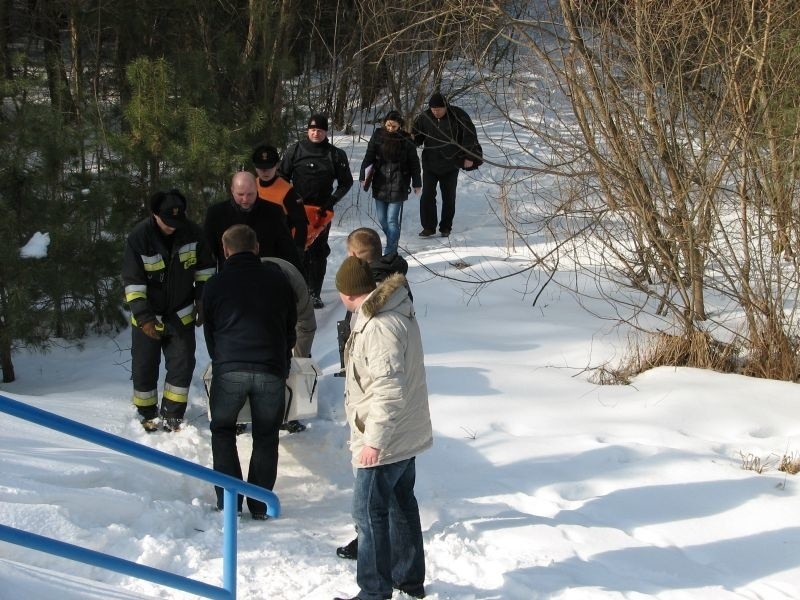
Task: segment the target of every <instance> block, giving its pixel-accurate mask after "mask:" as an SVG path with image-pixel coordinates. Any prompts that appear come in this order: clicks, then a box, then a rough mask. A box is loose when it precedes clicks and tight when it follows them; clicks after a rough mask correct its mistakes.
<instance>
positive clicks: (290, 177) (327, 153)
mask: <svg viewBox="0 0 800 600" xmlns="http://www.w3.org/2000/svg"><path fill="white" fill-rule="evenodd" d="M278 173H279V174H280V175H281V177H283V178H284V179H286V180H287V181H291V182H292V185H293V186H294V189H295V190H296V191H297V193H298V194H300V197H301V198H302V199H303V202H304V203H305V204H308V205H311V206H322V207H325V208H333V206H334V204H336V203H337V202H338V201H339V200H341V199H342V198H343V197H344V195H345V194H346V193H347V192H348V191H349V190H350V188H351V187H353V174H352V173H351V172H350V165H349V163H348V162H347V155H346V154H345V153H344V150H341V149H340V148H337V147H336V146H334V145H333V144H331V143H330V142H329V141H328V140H327V139H326V140H323V141H322V142H319V143H317V144H315V143H314V142H312V141H311V140H302V141H300V142H297V143H296V144H295V145H294V146H292V147H291V148H289V150H287V151H286V152H285V153H284V155H283V160H282V161H281V165H280V167H279V168H278ZM334 183H335V184H336V189H335V190H334V189H333V184H334Z"/></svg>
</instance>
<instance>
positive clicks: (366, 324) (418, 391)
mask: <svg viewBox="0 0 800 600" xmlns="http://www.w3.org/2000/svg"><path fill="white" fill-rule="evenodd" d="M350 327H351V333H350V338H349V339H348V341H347V346H346V347H345V370H346V376H347V379H346V385H345V410H346V412H347V421H348V423H349V425H350V450H351V452H352V454H353V465H355V466H356V467H359V468H360V467H362V465H360V464H359V463H358V458H359V455H360V454H361V449H362V448H363V447H364V445H367V446H372V447H373V448H378V449H379V450H380V454H379V456H378V463H377V464H378V465H385V464H391V463H394V462H399V461H401V460H406V459H408V458H411V457H412V456H416V455H417V454H419V453H420V452H422V451H424V450H427V449H428V448H430V447H431V445H432V444H433V432H432V428H431V417H430V410H429V408H428V387H427V385H426V383H425V365H424V355H423V351H422V339H421V336H420V331H419V325H418V324H417V319H416V316H415V314H414V305H413V304H412V302H411V300H410V298H409V297H408V290H407V288H406V278H405V277H404V276H403V275H401V274H399V273H398V274H395V275H391V276H390V277H388V278H387V279H386V280H385V281H383V282H382V283H381V284H380V285H379V286H378V288H377V289H376V290H375V291H373V292H372V293H371V294H370V295H369V296H368V297H367V298H366V300H365V301H364V303H363V304H362V305H361V307H360V308H359V309H358V310H357V311H355V312H354V313H353V318H352V321H351V325H350Z"/></svg>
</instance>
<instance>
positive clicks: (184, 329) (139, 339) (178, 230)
mask: <svg viewBox="0 0 800 600" xmlns="http://www.w3.org/2000/svg"><path fill="white" fill-rule="evenodd" d="M186 205H187V202H186V198H185V197H184V196H183V195H182V194H181V193H180V192H179V191H178V190H171V191H168V192H163V191H162V192H156V193H155V194H153V196H152V197H151V198H150V213H151V214H150V216H149V217H147V218H146V219H144V220H142V221H141V222H139V223H138V224H137V225H136V226H135V227H134V228H133V230H132V231H131V233H130V235H128V238H127V241H126V242H125V251H124V254H123V259H122V280H123V283H124V285H125V301H126V302H127V303H128V306H129V307H130V310H131V324H132V326H133V327H132V328H131V379H132V380H133V404H134V405H135V406H136V409H137V411H138V412H139V416H140V417H141V424H142V427H143V428H144V429H145V431H148V432H153V431H156V430H157V429H158V428H159V427H160V426H161V427H163V428H164V429H165V430H167V431H177V430H178V429H180V426H181V422H182V421H183V416H184V414H185V412H186V404H187V401H188V399H189V384H190V383H191V381H192V374H193V373H194V367H195V357H194V351H195V334H194V326H195V325H196V326H198V327H199V326H200V325H201V324H202V316H201V315H202V312H201V305H200V298H201V296H202V293H203V287H204V285H205V282H206V281H207V280H208V279H209V278H210V277H211V275H212V274H213V273H214V260H213V258H212V256H211V252H210V251H209V248H208V245H207V243H206V239H205V236H204V235H203V231H202V230H201V229H200V227H199V226H198V225H197V224H195V223H193V222H191V221H190V220H189V219H187V218H186ZM162 354H163V355H164V366H165V368H166V377H165V382H164V390H163V395H162V397H161V409H160V410H159V407H158V379H159V365H160V363H161V355H162ZM159 416H160V417H161V419H162V421H161V423H159Z"/></svg>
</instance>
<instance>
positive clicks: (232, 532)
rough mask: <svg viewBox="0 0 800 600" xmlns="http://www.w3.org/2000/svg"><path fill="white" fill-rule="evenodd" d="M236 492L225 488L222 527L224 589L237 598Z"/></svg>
mask: <svg viewBox="0 0 800 600" xmlns="http://www.w3.org/2000/svg"><path fill="white" fill-rule="evenodd" d="M237 496H238V494H237V493H236V490H232V489H230V488H225V492H224V495H223V502H224V503H225V505H224V510H225V516H224V522H223V525H222V533H223V539H222V587H224V588H225V589H226V590H228V591H229V592H230V593H231V598H236V533H237V527H236V518H237V512H238V498H237Z"/></svg>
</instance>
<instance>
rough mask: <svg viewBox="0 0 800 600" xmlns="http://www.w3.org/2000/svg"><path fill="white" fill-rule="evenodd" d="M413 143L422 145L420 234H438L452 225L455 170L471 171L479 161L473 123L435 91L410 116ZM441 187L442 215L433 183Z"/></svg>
mask: <svg viewBox="0 0 800 600" xmlns="http://www.w3.org/2000/svg"><path fill="white" fill-rule="evenodd" d="M411 134H412V135H413V136H414V143H416V145H417V146H422V147H423V148H422V195H421V196H420V198H419V220H420V223H421V225H422V231H420V232H419V235H420V237H429V236H431V235H434V234H435V233H436V223H437V221H438V223H439V232H440V233H441V235H442V237H448V236H449V235H450V231H451V230H452V229H453V217H455V214H456V185H457V184H458V171H459V169H464V170H465V171H472V170H474V169H477V168H478V167H479V166H480V165H481V164H483V151H482V150H481V145H480V144H479V143H478V135H477V132H476V131H475V125H473V123H472V119H470V117H469V115H468V114H467V113H466V111H465V110H463V109H461V108H459V107H458V106H453V105H452V104H450V103H449V102H448V101H447V98H445V97H444V96H443V95H442V94H440V93H439V92H436V93H435V94H433V95H432V96H431V98H430V100H429V101H428V110H426V111H425V112H423V113H422V114H421V115H419V116H418V117H417V118H416V119H415V120H414V126H413V127H412V129H411ZM437 185H438V186H439V188H440V189H441V190H442V217H441V219H438V215H437V210H436V186H437Z"/></svg>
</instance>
